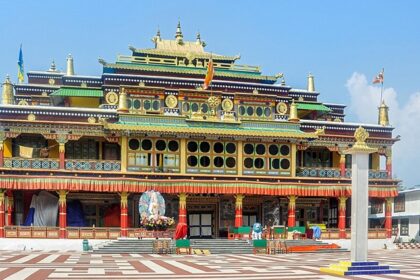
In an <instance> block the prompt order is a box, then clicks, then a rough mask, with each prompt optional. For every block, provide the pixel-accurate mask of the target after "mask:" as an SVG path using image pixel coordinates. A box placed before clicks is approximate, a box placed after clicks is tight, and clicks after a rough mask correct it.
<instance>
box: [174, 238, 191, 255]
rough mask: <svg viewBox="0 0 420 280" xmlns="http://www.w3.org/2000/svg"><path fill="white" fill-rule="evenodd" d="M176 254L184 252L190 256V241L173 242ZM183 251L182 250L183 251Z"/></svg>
mask: <svg viewBox="0 0 420 280" xmlns="http://www.w3.org/2000/svg"><path fill="white" fill-rule="evenodd" d="M175 247H176V253H177V254H178V255H179V254H182V253H184V252H186V253H187V254H190V255H191V241H190V240H189V239H178V240H176V241H175ZM183 249H184V250H183Z"/></svg>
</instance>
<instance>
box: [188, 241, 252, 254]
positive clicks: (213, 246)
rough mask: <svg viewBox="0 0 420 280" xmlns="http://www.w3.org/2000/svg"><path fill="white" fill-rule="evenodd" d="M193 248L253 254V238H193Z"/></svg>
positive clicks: (225, 252) (226, 252)
mask: <svg viewBox="0 0 420 280" xmlns="http://www.w3.org/2000/svg"><path fill="white" fill-rule="evenodd" d="M191 248H193V249H201V250H210V253H212V254H252V251H253V247H252V240H249V242H248V240H233V239H192V240H191Z"/></svg>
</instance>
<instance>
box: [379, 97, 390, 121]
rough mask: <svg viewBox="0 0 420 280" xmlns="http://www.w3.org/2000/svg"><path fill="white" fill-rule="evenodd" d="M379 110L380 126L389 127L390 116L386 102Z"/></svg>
mask: <svg viewBox="0 0 420 280" xmlns="http://www.w3.org/2000/svg"><path fill="white" fill-rule="evenodd" d="M378 109H379V116H378V124H379V125H382V126H388V125H389V116H388V110H389V107H388V106H386V104H385V101H384V100H382V104H381V106H379V108H378Z"/></svg>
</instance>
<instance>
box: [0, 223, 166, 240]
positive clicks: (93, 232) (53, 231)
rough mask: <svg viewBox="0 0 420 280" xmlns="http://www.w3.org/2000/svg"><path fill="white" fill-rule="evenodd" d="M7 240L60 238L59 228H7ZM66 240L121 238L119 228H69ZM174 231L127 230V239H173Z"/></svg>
mask: <svg viewBox="0 0 420 280" xmlns="http://www.w3.org/2000/svg"><path fill="white" fill-rule="evenodd" d="M4 230H5V237H6V238H47V239H54V238H59V236H60V235H59V234H60V229H59V228H58V227H34V226H33V227H25V226H5V227H4ZM66 232H67V233H66V238H68V239H117V238H118V237H120V236H121V229H120V228H118V227H67V228H66ZM173 235H174V229H172V228H171V229H167V230H165V231H148V230H146V229H144V228H129V229H127V237H131V238H172V237H173Z"/></svg>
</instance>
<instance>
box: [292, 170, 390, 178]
mask: <svg viewBox="0 0 420 280" xmlns="http://www.w3.org/2000/svg"><path fill="white" fill-rule="evenodd" d="M296 175H297V176H301V177H318V178H340V177H341V176H340V169H339V168H328V167H325V168H323V167H319V168H318V167H299V168H298V170H297V172H296ZM345 177H346V178H351V169H350V168H347V169H346V176H345ZM369 179H388V172H387V171H385V170H373V169H370V170H369Z"/></svg>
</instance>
